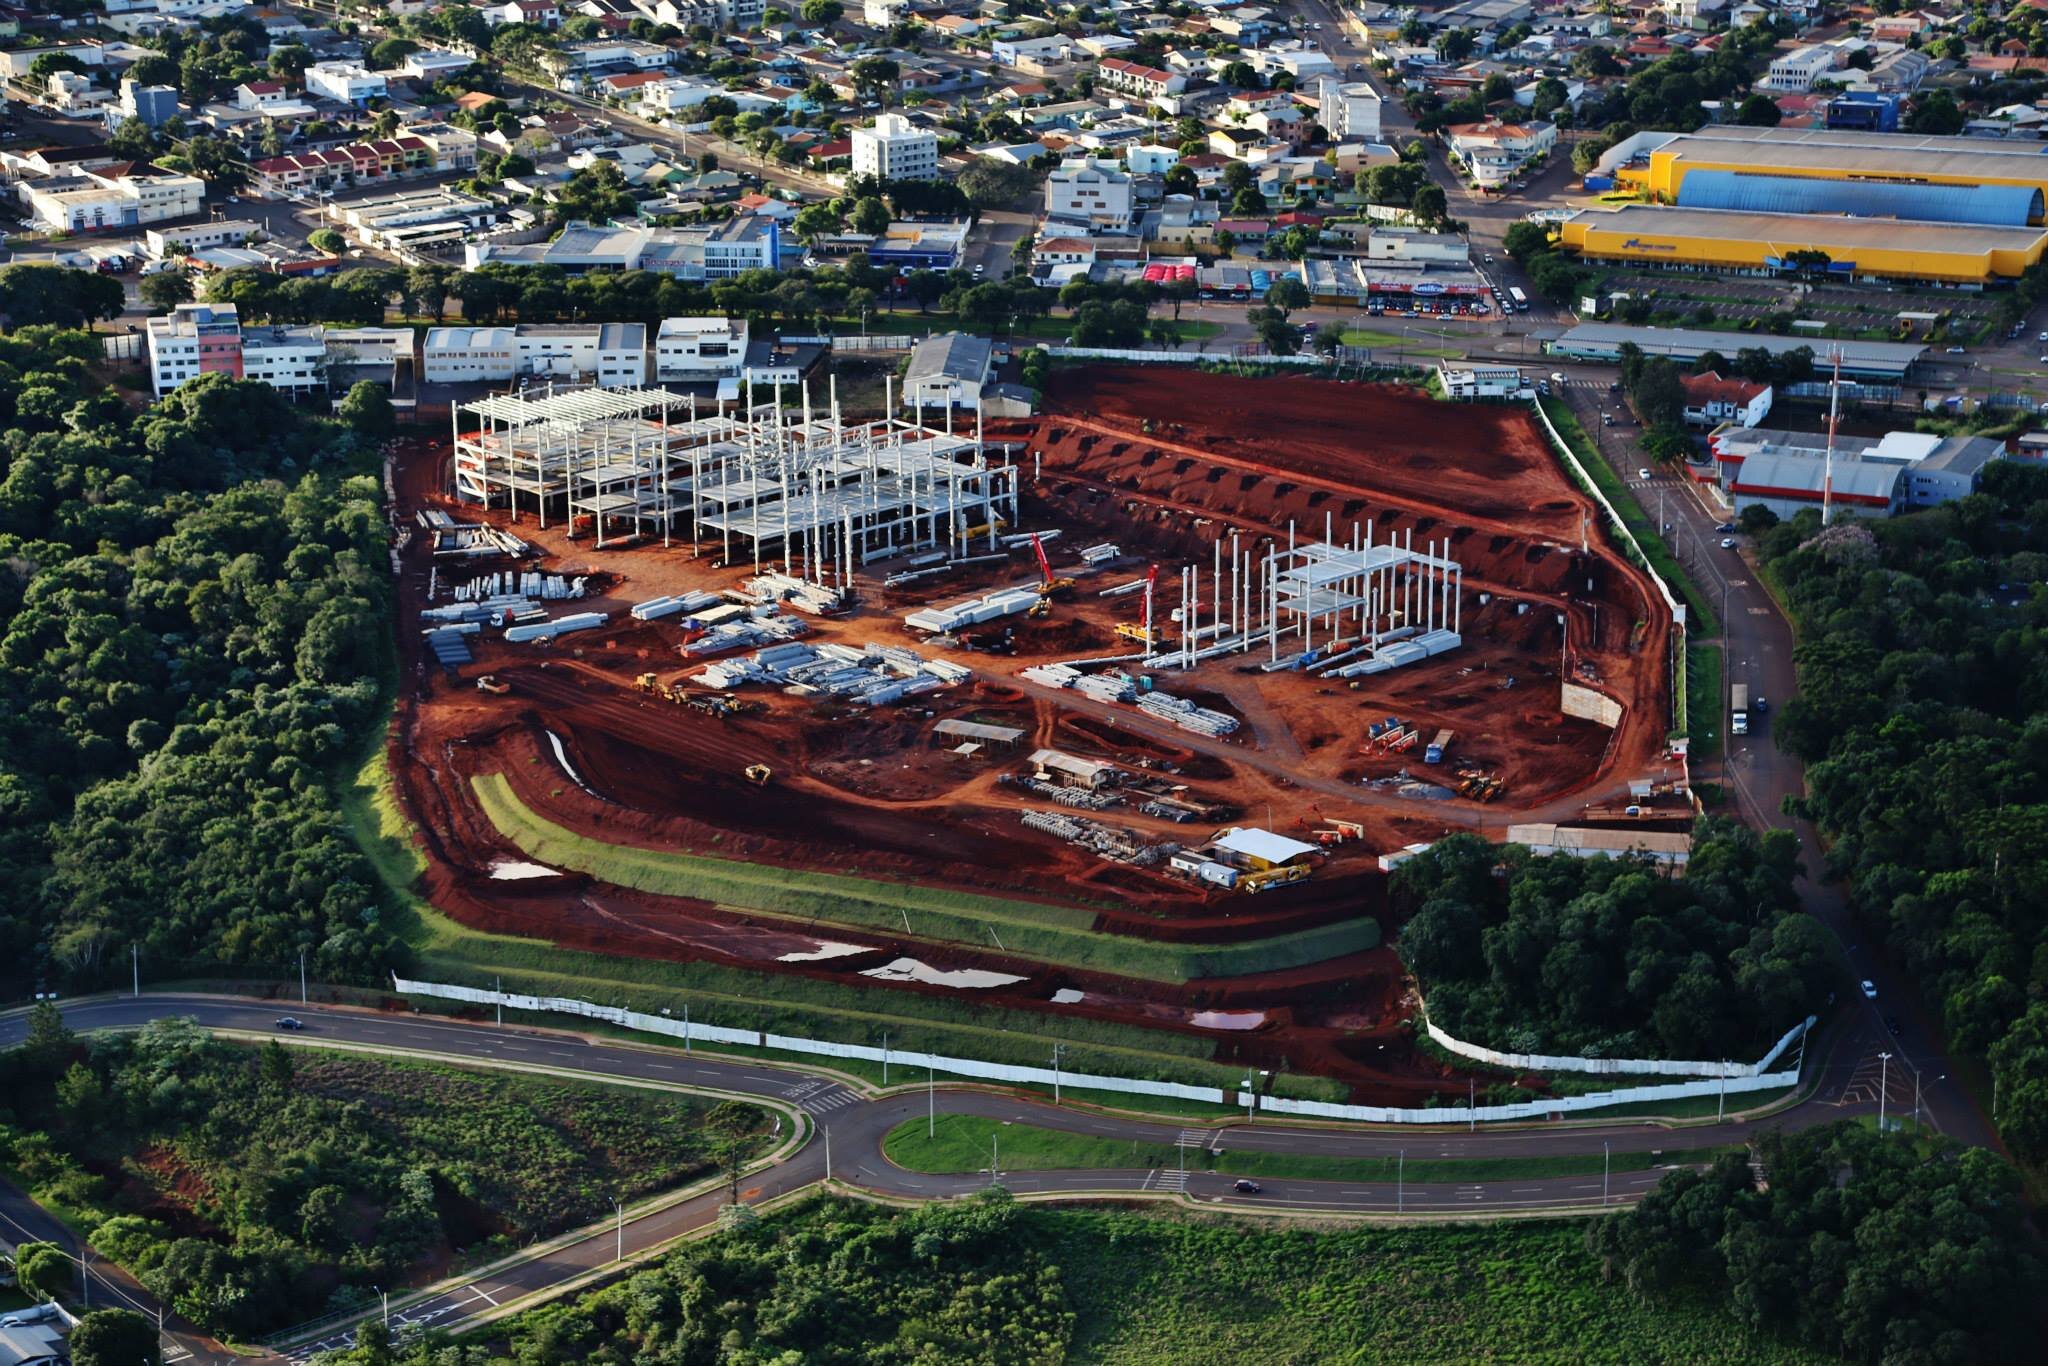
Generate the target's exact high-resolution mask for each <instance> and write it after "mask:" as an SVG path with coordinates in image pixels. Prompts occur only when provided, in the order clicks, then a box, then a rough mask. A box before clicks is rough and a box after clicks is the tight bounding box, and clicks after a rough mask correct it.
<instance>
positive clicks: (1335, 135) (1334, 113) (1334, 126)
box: [1316, 81, 1380, 142]
mask: <svg viewBox="0 0 2048 1366" xmlns="http://www.w3.org/2000/svg"><path fill="white" fill-rule="evenodd" d="M1316 121H1317V122H1318V123H1320V124H1322V125H1323V131H1324V132H1326V133H1328V134H1329V135H1330V141H1332V142H1377V141H1379V137H1380V95H1379V92H1378V91H1377V90H1374V89H1373V88H1372V86H1370V85H1368V84H1367V83H1366V82H1364V81H1324V82H1323V87H1322V90H1321V92H1320V98H1319V99H1318V100H1317V104H1316Z"/></svg>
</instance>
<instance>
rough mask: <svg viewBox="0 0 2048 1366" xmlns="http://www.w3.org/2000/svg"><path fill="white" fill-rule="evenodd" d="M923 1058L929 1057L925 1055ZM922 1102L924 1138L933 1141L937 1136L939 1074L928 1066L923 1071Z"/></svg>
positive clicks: (935, 1069)
mask: <svg viewBox="0 0 2048 1366" xmlns="http://www.w3.org/2000/svg"><path fill="white" fill-rule="evenodd" d="M925 1056H926V1057H930V1056H931V1055H930V1054H929V1053H927V1054H926V1055H925ZM924 1102H925V1122H924V1136H925V1137H926V1138H932V1139H935V1138H937V1137H938V1136H939V1073H938V1069H937V1068H935V1067H931V1066H929V1065H927V1066H926V1068H925V1071H924Z"/></svg>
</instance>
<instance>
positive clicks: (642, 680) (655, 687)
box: [633, 674, 661, 692]
mask: <svg viewBox="0 0 2048 1366" xmlns="http://www.w3.org/2000/svg"><path fill="white" fill-rule="evenodd" d="M633 686H634V687H636V688H638V689H639V690H640V691H641V692H659V691H661V683H660V681H659V680H658V679H656V678H655V676H654V675H653V674H641V675H640V676H639V677H638V678H636V679H634V680H633Z"/></svg>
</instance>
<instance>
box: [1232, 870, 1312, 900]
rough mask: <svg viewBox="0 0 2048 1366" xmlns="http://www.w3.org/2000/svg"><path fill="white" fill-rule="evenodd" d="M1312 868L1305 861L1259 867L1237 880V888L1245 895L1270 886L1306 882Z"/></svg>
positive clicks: (1258, 891)
mask: <svg viewBox="0 0 2048 1366" xmlns="http://www.w3.org/2000/svg"><path fill="white" fill-rule="evenodd" d="M1313 871H1314V870H1313V869H1312V868H1310V867H1309V866H1308V865H1307V864H1306V863H1290V864H1288V865H1287V866H1286V867H1284V868H1261V869H1260V870H1259V871H1258V872H1256V873H1246V874H1244V875H1243V876H1241V877H1239V878H1238V880H1237V890H1239V891H1240V892H1244V893H1246V894H1247V895H1254V896H1255V895H1257V894H1258V893H1260V892H1263V891H1265V890H1267V889H1268V888H1270V887H1285V886H1287V885H1288V884H1289V883H1294V882H1307V881H1308V879H1309V874H1310V873H1311V872H1313Z"/></svg>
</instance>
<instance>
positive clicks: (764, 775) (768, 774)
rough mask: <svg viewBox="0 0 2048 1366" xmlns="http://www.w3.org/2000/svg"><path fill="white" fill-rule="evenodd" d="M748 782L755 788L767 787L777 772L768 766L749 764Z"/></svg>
mask: <svg viewBox="0 0 2048 1366" xmlns="http://www.w3.org/2000/svg"><path fill="white" fill-rule="evenodd" d="M746 771H747V781H748V782H750V783H752V784H753V785H754V786H755V787H766V786H767V785H768V780H769V779H770V778H772V777H774V776H775V770H774V769H772V768H770V767H768V765H766V764H748V765H747V770H746Z"/></svg>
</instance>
